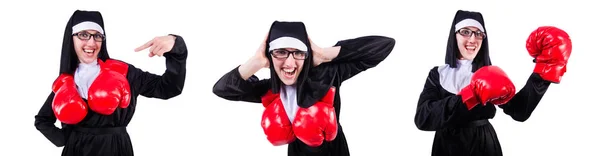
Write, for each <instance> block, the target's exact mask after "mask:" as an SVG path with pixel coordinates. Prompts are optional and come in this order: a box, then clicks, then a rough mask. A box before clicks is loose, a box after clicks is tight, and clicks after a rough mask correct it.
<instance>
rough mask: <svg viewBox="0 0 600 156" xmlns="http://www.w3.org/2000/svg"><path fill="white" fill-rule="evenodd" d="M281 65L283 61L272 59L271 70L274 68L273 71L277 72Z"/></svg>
mask: <svg viewBox="0 0 600 156" xmlns="http://www.w3.org/2000/svg"><path fill="white" fill-rule="evenodd" d="M282 64H283V61H279V60H277V59H275V58H273V68H275V70H277V71H279V69H281V66H282Z"/></svg>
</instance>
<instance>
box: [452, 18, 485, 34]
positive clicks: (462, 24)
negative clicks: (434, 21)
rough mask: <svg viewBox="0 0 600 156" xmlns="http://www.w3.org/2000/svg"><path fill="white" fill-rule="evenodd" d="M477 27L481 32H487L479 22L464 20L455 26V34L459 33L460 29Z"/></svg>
mask: <svg viewBox="0 0 600 156" xmlns="http://www.w3.org/2000/svg"><path fill="white" fill-rule="evenodd" d="M469 26H470V27H476V28H478V29H479V30H481V32H485V30H484V29H483V26H482V25H481V23H479V22H477V21H476V20H474V19H470V18H467V19H464V20H462V21H460V22H458V23H456V25H454V32H457V31H458V30H459V29H462V28H464V27H469Z"/></svg>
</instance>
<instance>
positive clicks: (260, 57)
mask: <svg viewBox="0 0 600 156" xmlns="http://www.w3.org/2000/svg"><path fill="white" fill-rule="evenodd" d="M268 36H269V34H267V35H266V36H265V39H264V40H263V41H262V42H261V44H260V46H259V47H258V49H257V50H256V54H255V55H254V56H253V59H254V61H257V62H256V63H258V64H260V65H261V67H263V68H269V59H267V56H266V54H265V51H266V48H267V38H268Z"/></svg>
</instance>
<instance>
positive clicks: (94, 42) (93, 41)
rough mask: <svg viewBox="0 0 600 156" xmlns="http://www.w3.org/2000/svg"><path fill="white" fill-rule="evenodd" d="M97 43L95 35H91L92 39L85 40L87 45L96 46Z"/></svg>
mask: <svg viewBox="0 0 600 156" xmlns="http://www.w3.org/2000/svg"><path fill="white" fill-rule="evenodd" d="M95 44H96V40H95V39H94V37H90V39H88V40H87V41H85V45H86V46H94V45H95Z"/></svg>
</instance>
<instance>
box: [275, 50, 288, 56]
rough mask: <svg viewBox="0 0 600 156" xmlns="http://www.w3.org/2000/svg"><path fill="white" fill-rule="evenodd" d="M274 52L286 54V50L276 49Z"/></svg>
mask: <svg viewBox="0 0 600 156" xmlns="http://www.w3.org/2000/svg"><path fill="white" fill-rule="evenodd" d="M273 53H274V54H276V55H285V54H286V51H284V50H275V51H273Z"/></svg>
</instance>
